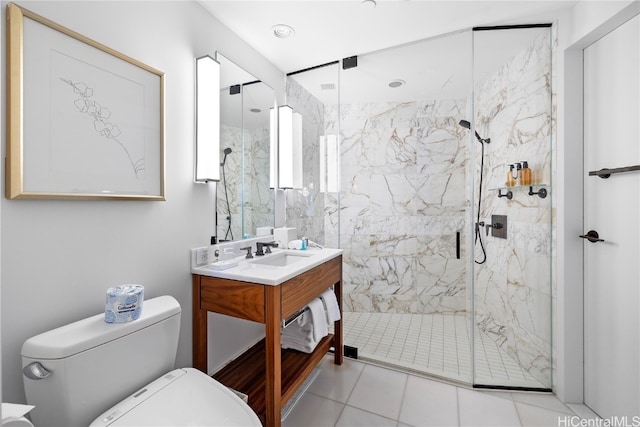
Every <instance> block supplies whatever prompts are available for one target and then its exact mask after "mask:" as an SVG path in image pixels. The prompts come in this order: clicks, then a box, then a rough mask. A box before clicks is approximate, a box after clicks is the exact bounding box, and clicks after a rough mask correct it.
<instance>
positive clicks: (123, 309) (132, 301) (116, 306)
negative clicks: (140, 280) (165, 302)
mask: <svg viewBox="0 0 640 427" xmlns="http://www.w3.org/2000/svg"><path fill="white" fill-rule="evenodd" d="M143 300H144V286H142V285H120V286H115V287H113V288H109V289H107V298H106V302H105V308H104V321H105V322H107V323H124V322H131V321H132V320H136V319H137V318H139V317H140V314H141V313H142V302H143Z"/></svg>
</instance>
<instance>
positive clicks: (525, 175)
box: [520, 160, 531, 185]
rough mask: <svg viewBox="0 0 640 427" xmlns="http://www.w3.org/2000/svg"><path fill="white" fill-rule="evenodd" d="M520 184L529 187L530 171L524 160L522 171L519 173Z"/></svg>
mask: <svg viewBox="0 0 640 427" xmlns="http://www.w3.org/2000/svg"><path fill="white" fill-rule="evenodd" d="M520 184H522V185H531V169H529V163H528V162H527V161H526V160H523V161H522V171H521V172H520Z"/></svg>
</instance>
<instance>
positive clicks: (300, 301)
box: [280, 255, 342, 319]
mask: <svg viewBox="0 0 640 427" xmlns="http://www.w3.org/2000/svg"><path fill="white" fill-rule="evenodd" d="M340 281H342V255H340V256H338V257H336V258H333V259H331V260H329V261H327V262H325V263H324V264H321V265H319V266H317V267H314V268H312V269H311V270H309V271H307V272H305V273H302V274H300V275H299V276H296V277H294V278H292V279H289V280H287V281H286V282H284V283H283V284H282V285H280V286H281V292H282V293H281V298H282V318H283V319H287V318H288V317H290V316H292V315H293V314H294V313H295V312H296V311H298V310H300V309H301V308H302V307H304V306H305V305H307V304H308V303H309V301H311V300H312V299H314V298H316V297H318V296H319V295H320V294H321V293H322V292H324V291H325V290H327V289H328V288H329V286H331V285H334V284H336V283H338V282H340Z"/></svg>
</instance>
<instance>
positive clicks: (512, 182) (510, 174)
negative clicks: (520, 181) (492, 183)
mask: <svg viewBox="0 0 640 427" xmlns="http://www.w3.org/2000/svg"><path fill="white" fill-rule="evenodd" d="M506 184H507V187H513V186H514V185H515V184H516V181H515V179H513V165H509V172H507V182H506Z"/></svg>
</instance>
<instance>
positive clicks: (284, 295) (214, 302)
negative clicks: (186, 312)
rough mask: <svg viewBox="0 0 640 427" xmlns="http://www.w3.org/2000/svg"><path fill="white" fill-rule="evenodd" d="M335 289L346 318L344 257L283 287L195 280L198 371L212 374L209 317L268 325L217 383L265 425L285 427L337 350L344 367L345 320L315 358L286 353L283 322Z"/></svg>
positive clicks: (219, 374) (336, 359)
mask: <svg viewBox="0 0 640 427" xmlns="http://www.w3.org/2000/svg"><path fill="white" fill-rule="evenodd" d="M332 286H333V290H334V293H335V294H336V298H337V300H338V305H339V307H340V315H341V316H340V317H341V318H342V255H338V256H336V257H334V258H331V259H328V260H327V261H325V262H324V263H322V264H320V265H317V266H316V267H313V268H311V269H310V270H307V271H305V272H303V273H301V274H299V275H297V276H295V277H293V278H291V279H289V280H286V281H285V282H283V283H280V284H278V285H263V284H258V283H250V282H243V281H239V280H231V279H223V278H218V277H211V276H208V275H200V274H193V366H194V367H195V368H197V369H200V370H201V371H203V372H205V373H208V371H207V361H208V358H207V357H208V356H207V313H208V312H210V311H211V312H215V313H220V314H224V315H228V316H233V317H237V318H241V319H246V320H252V321H254V322H259V323H263V324H264V325H265V338H264V339H263V340H262V341H260V342H259V343H258V344H256V345H254V346H253V347H251V348H250V349H249V350H247V351H246V352H245V353H243V354H242V355H240V356H239V357H237V358H236V359H235V360H233V361H231V362H230V363H229V364H228V365H226V366H225V367H224V368H222V369H221V370H219V371H218V372H216V373H215V374H214V375H213V378H214V379H216V380H217V381H219V382H221V383H222V384H224V385H226V386H227V387H230V388H232V389H234V390H237V391H240V392H242V393H244V394H246V395H248V396H249V406H251V408H252V409H253V410H254V411H255V412H256V414H258V417H259V418H260V420H261V421H262V423H263V425H265V426H268V427H279V426H280V425H281V418H280V413H281V410H282V408H283V407H284V405H285V404H286V403H287V401H288V400H289V399H290V398H291V397H292V396H293V395H294V394H295V392H296V391H297V389H298V388H299V387H300V386H301V385H302V384H303V383H304V381H305V380H306V379H307V377H308V376H309V374H311V373H312V372H313V370H314V369H315V368H316V366H318V364H320V363H321V362H322V359H323V358H324V356H325V355H326V354H327V352H328V351H329V350H330V348H331V347H333V348H334V363H336V364H338V365H340V364H342V361H343V345H342V320H338V321H336V322H335V323H334V327H333V330H334V334H330V335H328V336H327V337H325V338H324V339H322V340H321V341H320V342H319V343H318V345H317V346H316V348H315V350H314V351H313V352H312V353H310V354H306V353H302V352H298V351H295V350H282V349H281V348H280V339H281V329H280V328H281V326H282V322H283V321H285V320H286V319H289V318H291V317H292V316H294V315H295V314H296V313H297V312H299V311H300V310H301V309H302V308H304V307H305V306H306V305H307V304H308V303H309V302H310V301H311V300H313V299H314V298H317V297H318V296H320V294H322V293H323V292H324V291H325V290H327V289H328V288H330V287H332Z"/></svg>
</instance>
